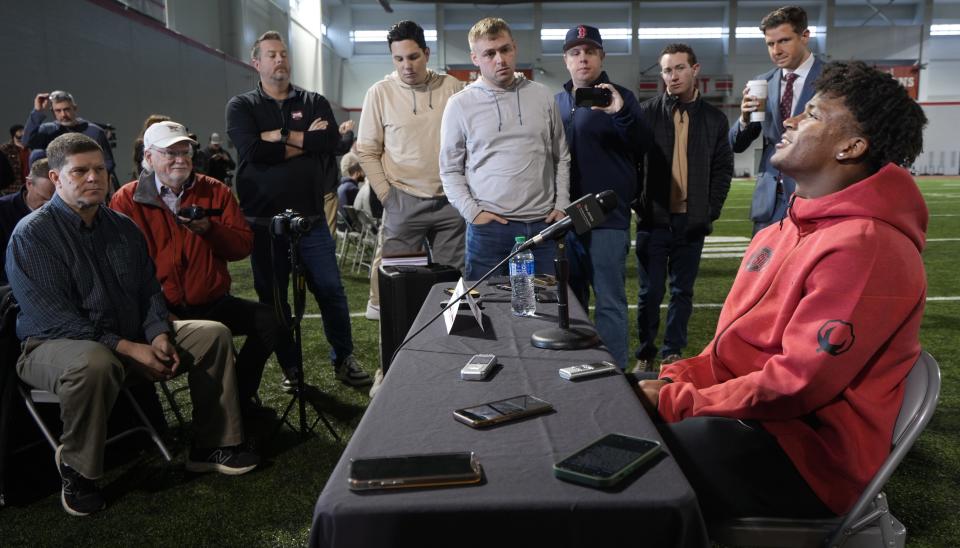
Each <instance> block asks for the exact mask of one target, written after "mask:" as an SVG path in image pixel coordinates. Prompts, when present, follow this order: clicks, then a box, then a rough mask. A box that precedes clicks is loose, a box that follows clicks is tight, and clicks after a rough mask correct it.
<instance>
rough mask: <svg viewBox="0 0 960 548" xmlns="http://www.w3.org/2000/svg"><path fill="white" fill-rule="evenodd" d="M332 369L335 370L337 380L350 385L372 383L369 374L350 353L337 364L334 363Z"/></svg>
mask: <svg viewBox="0 0 960 548" xmlns="http://www.w3.org/2000/svg"><path fill="white" fill-rule="evenodd" d="M333 368H334V370H335V371H336V372H337V380H339V381H340V382H342V383H344V384H349V385H350V386H367V385H370V384H373V379H371V378H370V375H369V374H368V373H367V372H366V371H364V370H363V369H361V368H360V363H359V362H357V359H356V358H354V357H353V354H350V355H349V356H347V357H346V358H344V359H343V361H341V362H340V363H339V364H334V366H333Z"/></svg>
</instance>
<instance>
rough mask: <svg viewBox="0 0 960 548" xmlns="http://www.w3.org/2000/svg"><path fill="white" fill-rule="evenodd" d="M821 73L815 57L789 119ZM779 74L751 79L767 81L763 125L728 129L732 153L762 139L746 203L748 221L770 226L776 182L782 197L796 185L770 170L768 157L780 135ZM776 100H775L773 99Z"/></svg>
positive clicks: (800, 109)
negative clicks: (761, 147)
mask: <svg viewBox="0 0 960 548" xmlns="http://www.w3.org/2000/svg"><path fill="white" fill-rule="evenodd" d="M822 70H823V62H822V61H821V60H820V59H817V58H815V59H814V61H813V66H812V67H810V72H809V73H808V74H807V77H806V79H805V80H804V81H803V89H802V90H801V92H800V98H799V99H798V100H797V105H796V106H795V107H794V109H793V113H792V114H791V116H796V115H797V114H800V113H801V112H803V109H804V108H806V105H807V101H809V100H810V99H811V98H813V94H814V89H813V83H814V82H815V81H816V79H817V77H818V76H820V72H821V71H822ZM780 73H781V69H780V68H779V67H778V68H774V69H772V70H770V71H767V72H765V73H763V74H761V75H759V76H754V77H753V78H751V80H766V81H767V82H769V84H768V88H767V97H769V98H770V99H767V107H766V116H765V117H764V121H763V122H751V123H749V124H747V127H745V128H743V129H741V128H740V122H739V121H736V122H734V124H733V127H732V128H730V135H729V140H730V146H731V147H732V148H733V151H734V152H737V153H740V152H743V151H745V150H747V148H749V147H750V144H751V143H753V141H754V140H755V139H756V138H757V137H761V136H762V137H763V153H762V155H761V157H760V169H759V171H758V172H757V184H756V187H754V189H753V201H752V203H751V204H750V218H751V219H752V220H753V221H754V222H757V223H770V222H773V221H777V220H779V219H774V218H773V215H774V213H775V212H776V206H777V181H778V180H779V181H782V183H783V194H784V196H786V197H788V198H789V197H790V195H791V194H793V191H794V190H796V187H797V183H796V182H795V181H794V180H793V177H790V176H789V175H786V174H783V173H780V170H779V169H777V168H775V167H773V165H772V164H771V163H770V158H771V157H772V156H773V153H774V152H776V144H777V143H779V142H780V138H781V137H782V136H783V132H782V127H781V125H782V120H780V101H779V97H780ZM774 97H776V98H778V99H776V100H774V99H773V98H774Z"/></svg>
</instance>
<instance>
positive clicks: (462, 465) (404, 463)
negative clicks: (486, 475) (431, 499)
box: [347, 451, 483, 491]
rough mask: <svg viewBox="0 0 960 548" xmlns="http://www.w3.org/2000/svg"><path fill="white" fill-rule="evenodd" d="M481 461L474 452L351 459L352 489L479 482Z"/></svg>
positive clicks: (349, 483)
mask: <svg viewBox="0 0 960 548" xmlns="http://www.w3.org/2000/svg"><path fill="white" fill-rule="evenodd" d="M482 475H483V470H482V468H481V467H480V461H478V460H477V456H476V455H475V454H474V453H473V452H472V451H465V452H458V453H432V454H425V455H401V456H396V457H377V458H368V459H350V474H349V477H348V478H347V485H348V487H349V488H350V489H351V490H354V491H364V490H368V489H402V488H410V487H439V486H446V485H465V484H471V483H479V482H480V478H481V477H482Z"/></svg>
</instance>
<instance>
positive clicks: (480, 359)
mask: <svg viewBox="0 0 960 548" xmlns="http://www.w3.org/2000/svg"><path fill="white" fill-rule="evenodd" d="M496 365H497V357H496V356H495V355H493V354H474V355H473V357H472V358H470V361H468V362H467V365H465V366H463V369H461V370H460V378H461V379H463V380H465V381H482V380H483V379H485V378H487V375H489V374H490V372H491V371H493V368H494V367H496Z"/></svg>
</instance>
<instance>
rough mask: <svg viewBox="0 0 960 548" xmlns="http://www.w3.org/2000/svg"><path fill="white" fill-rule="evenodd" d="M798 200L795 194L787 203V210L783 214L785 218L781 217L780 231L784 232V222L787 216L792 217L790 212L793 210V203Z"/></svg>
mask: <svg viewBox="0 0 960 548" xmlns="http://www.w3.org/2000/svg"><path fill="white" fill-rule="evenodd" d="M796 199H797V195H796V194H795V193H794V194H791V195H790V201H789V202H787V210H786V211H785V212H784V213H783V217H780V228H779V230H783V220H784V219H786V218H787V215H790V210H791V209H793V201H794V200H796Z"/></svg>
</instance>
